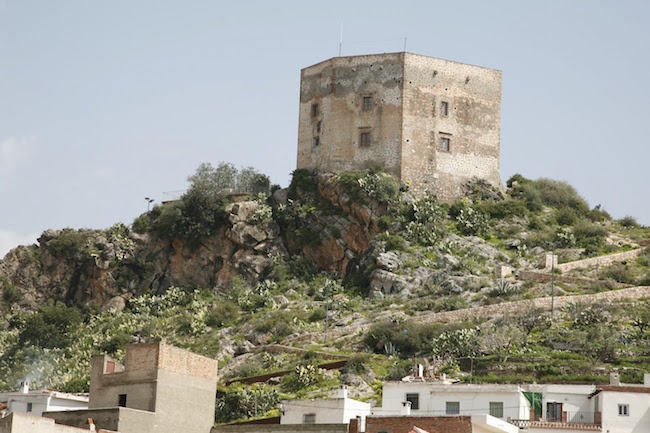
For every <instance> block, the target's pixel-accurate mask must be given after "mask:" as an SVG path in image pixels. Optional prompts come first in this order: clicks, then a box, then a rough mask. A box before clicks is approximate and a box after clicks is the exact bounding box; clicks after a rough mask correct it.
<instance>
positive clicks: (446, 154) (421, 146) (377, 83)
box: [298, 53, 503, 201]
mask: <svg viewBox="0 0 650 433" xmlns="http://www.w3.org/2000/svg"><path fill="white" fill-rule="evenodd" d="M500 129H501V72H500V71H497V70H493V69H488V68H483V67H479V66H472V65H466V64H462V63H457V62H451V61H448V60H441V59H436V58H432V57H426V56H421V55H417V54H411V53H392V54H376V55H364V56H352V57H336V58H333V59H330V60H326V61H324V62H321V63H318V64H316V65H313V66H310V67H307V68H305V69H303V70H302V72H301V84H300V117H299V127H298V168H307V169H312V170H315V171H317V172H334V173H336V172H341V171H354V170H359V169H363V168H366V167H368V166H371V165H374V164H379V165H381V166H383V167H384V169H385V170H386V171H387V172H389V173H391V174H392V175H394V176H395V177H396V178H398V179H399V180H401V181H404V182H407V183H409V184H410V186H411V191H413V192H414V193H415V194H416V195H423V194H427V193H432V194H435V195H436V196H437V197H438V198H439V199H441V200H445V201H449V200H453V199H455V198H457V197H459V196H461V195H462V194H463V190H462V189H463V188H462V187H463V185H465V183H466V182H467V180H469V179H471V178H480V179H484V180H486V181H487V182H489V183H490V184H492V185H494V186H495V187H497V188H499V189H501V188H503V187H502V184H501V178H500V175H499V145H500Z"/></svg>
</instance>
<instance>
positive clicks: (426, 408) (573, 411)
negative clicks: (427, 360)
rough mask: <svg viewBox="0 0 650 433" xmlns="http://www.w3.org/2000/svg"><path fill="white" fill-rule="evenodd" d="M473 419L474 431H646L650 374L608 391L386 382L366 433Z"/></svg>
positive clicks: (649, 420)
mask: <svg viewBox="0 0 650 433" xmlns="http://www.w3.org/2000/svg"><path fill="white" fill-rule="evenodd" d="M533 408H535V409H534V410H533ZM398 414H399V415H398ZM470 416H471V425H472V432H483V431H485V432H497V431H499V430H498V429H501V431H508V429H509V428H510V426H515V428H519V429H522V430H525V431H527V432H528V433H570V432H575V431H597V432H603V433H615V432H616V433H640V432H648V431H650V374H646V375H645V376H644V384H643V385H640V384H639V385H630V384H621V383H620V381H619V379H618V374H617V373H612V374H611V377H610V385H606V386H596V385H563V384H540V385H526V386H519V385H472V384H463V383H455V384H453V383H449V382H444V381H436V382H425V381H423V380H416V381H404V382H385V383H384V387H383V394H382V407H380V408H373V415H372V416H371V417H368V418H367V421H366V422H367V426H368V428H367V430H366V431H367V432H368V433H375V432H379V431H383V432H386V433H398V432H400V431H402V430H403V429H404V428H406V427H407V426H406V425H400V429H396V428H393V429H392V430H391V429H386V428H379V427H377V424H374V427H373V423H375V422H376V421H375V419H376V418H377V419H388V418H391V419H392V418H400V417H410V418H416V419H419V418H420V417H424V418H436V417H437V418H444V417H448V418H454V419H455V418H459V417H460V418H463V417H465V418H466V417H470ZM479 417H485V419H482V418H481V419H479ZM391 422H392V421H391ZM450 422H451V421H450ZM409 423H410V421H409ZM384 424H386V422H384ZM407 424H408V423H407ZM421 424H422V425H420V424H417V423H416V424H415V425H417V426H418V427H421V428H424V429H426V428H427V427H426V425H427V424H424V423H421ZM506 424H507V425H506ZM395 425H396V424H395Z"/></svg>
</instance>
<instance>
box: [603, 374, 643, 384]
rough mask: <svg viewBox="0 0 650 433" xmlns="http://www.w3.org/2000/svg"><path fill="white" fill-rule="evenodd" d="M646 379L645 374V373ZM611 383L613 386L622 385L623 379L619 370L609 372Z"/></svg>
mask: <svg viewBox="0 0 650 433" xmlns="http://www.w3.org/2000/svg"><path fill="white" fill-rule="evenodd" d="M644 379H645V375H644ZM609 384H610V385H613V386H620V385H621V380H620V379H619V377H618V371H612V372H611V373H609Z"/></svg>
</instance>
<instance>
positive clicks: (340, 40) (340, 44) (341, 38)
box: [339, 23, 343, 57]
mask: <svg viewBox="0 0 650 433" xmlns="http://www.w3.org/2000/svg"><path fill="white" fill-rule="evenodd" d="M342 49H343V23H341V37H340V38H339V57H341V50H342Z"/></svg>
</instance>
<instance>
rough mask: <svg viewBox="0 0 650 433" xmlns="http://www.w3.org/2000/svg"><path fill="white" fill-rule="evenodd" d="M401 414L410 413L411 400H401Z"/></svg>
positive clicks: (406, 414)
mask: <svg viewBox="0 0 650 433" xmlns="http://www.w3.org/2000/svg"><path fill="white" fill-rule="evenodd" d="M401 415H405V416H409V415H411V402H410V401H403V402H402V413H401Z"/></svg>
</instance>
